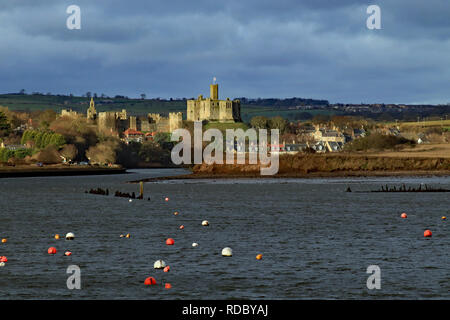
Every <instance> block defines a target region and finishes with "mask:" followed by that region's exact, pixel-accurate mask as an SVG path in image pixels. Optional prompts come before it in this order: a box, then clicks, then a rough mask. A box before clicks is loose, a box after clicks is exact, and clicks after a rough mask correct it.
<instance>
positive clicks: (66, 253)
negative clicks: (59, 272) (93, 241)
mask: <svg viewBox="0 0 450 320" xmlns="http://www.w3.org/2000/svg"><path fill="white" fill-rule="evenodd" d="M64 255H65V256H70V255H72V252H70V251H66V252H64Z"/></svg>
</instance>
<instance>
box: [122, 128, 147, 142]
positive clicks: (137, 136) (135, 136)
mask: <svg viewBox="0 0 450 320" xmlns="http://www.w3.org/2000/svg"><path fill="white" fill-rule="evenodd" d="M123 135H124V137H125V142H126V143H127V144H128V143H130V142H131V141H134V142H139V143H142V142H143V141H144V136H145V135H144V134H143V133H142V132H140V131H137V130H134V129H127V130H125V131H124V132H123Z"/></svg>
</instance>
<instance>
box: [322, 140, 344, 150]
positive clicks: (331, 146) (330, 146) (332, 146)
mask: <svg viewBox="0 0 450 320" xmlns="http://www.w3.org/2000/svg"><path fill="white" fill-rule="evenodd" d="M325 146H326V147H327V150H328V151H329V152H339V151H342V148H343V146H344V144H343V143H342V142H335V141H326V144H325Z"/></svg>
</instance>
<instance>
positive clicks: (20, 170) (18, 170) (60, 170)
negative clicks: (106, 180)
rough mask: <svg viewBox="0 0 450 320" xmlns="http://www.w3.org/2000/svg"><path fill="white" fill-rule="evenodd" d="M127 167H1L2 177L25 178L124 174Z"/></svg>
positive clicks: (0, 176) (0, 174)
mask: <svg viewBox="0 0 450 320" xmlns="http://www.w3.org/2000/svg"><path fill="white" fill-rule="evenodd" d="M124 173H127V169H126V168H121V167H120V168H101V167H89V166H83V167H68V166H47V167H30V166H26V167H23V166H21V167H6V169H5V167H3V168H1V167H0V179H1V178H25V177H54V176H83V175H108V174H124Z"/></svg>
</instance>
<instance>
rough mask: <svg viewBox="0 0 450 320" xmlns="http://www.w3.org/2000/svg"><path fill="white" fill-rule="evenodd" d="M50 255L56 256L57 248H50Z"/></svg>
mask: <svg viewBox="0 0 450 320" xmlns="http://www.w3.org/2000/svg"><path fill="white" fill-rule="evenodd" d="M47 252H48V254H56V248H55V247H50V248H48V250H47Z"/></svg>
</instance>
